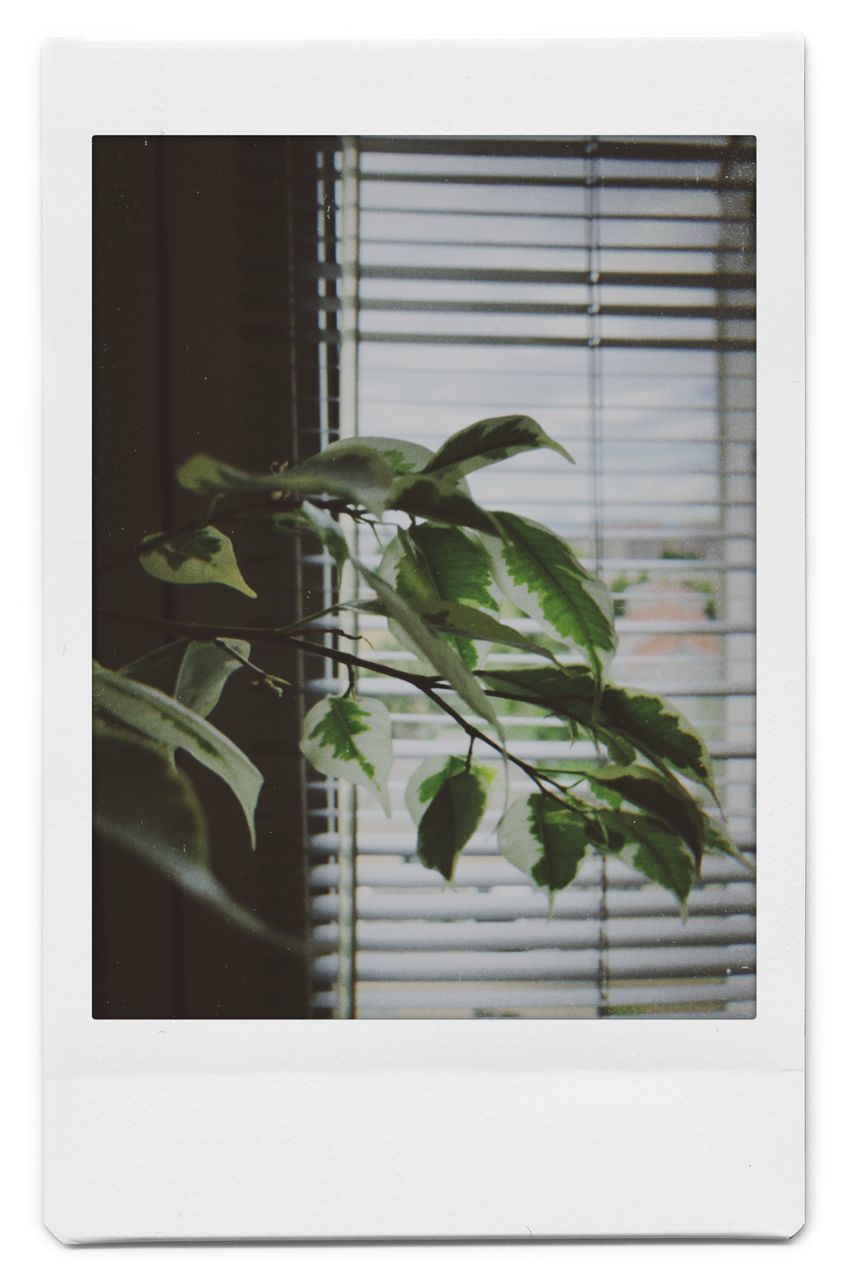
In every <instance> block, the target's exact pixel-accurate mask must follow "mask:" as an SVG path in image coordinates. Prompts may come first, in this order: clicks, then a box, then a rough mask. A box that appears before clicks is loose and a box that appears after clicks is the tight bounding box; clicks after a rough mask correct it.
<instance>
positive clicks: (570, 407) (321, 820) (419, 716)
mask: <svg viewBox="0 0 853 1280" xmlns="http://www.w3.org/2000/svg"><path fill="white" fill-rule="evenodd" d="M335 163H336V165H337V169H338V172H339V174H340V173H343V172H344V171H345V177H344V178H343V179H341V178H340V177H339V178H338V180H337V181H336V183H335V187H334V191H335V197H334V205H333V207H332V205H330V204H329V197H328V193H327V195H326V197H325V207H323V208H321V209H320V211H319V216H320V218H321V219H322V220H323V221H324V222H325V224H326V225H328V223H329V221H330V219H334V221H335V225H336V228H337V250H336V258H335V261H334V262H333V261H331V260H330V257H328V256H327V258H326V260H325V262H323V263H321V264H319V270H318V271H317V272H316V274H317V277H318V279H319V281H320V283H319V286H318V300H319V308H320V311H321V312H322V313H323V315H324V317H325V319H324V321H323V323H324V324H325V325H326V326H327V328H326V330H325V333H324V337H323V340H324V342H325V344H326V345H327V347H328V348H329V349H330V350H332V349H334V350H335V351H336V352H337V351H339V350H340V351H341V352H342V371H343V379H342V392H341V395H342V402H341V420H342V423H348V424H349V430H351V431H360V432H361V433H362V434H370V435H388V436H397V437H405V438H409V439H412V440H416V441H418V442H419V443H421V444H424V445H427V446H429V447H432V448H435V447H437V445H438V444H439V443H440V442H441V441H442V440H443V439H444V438H445V437H446V436H448V435H450V434H452V433H453V432H454V431H456V430H458V429H460V428H461V427H463V426H465V425H468V424H469V423H471V422H473V421H475V420H477V419H479V418H484V417H489V416H496V415H500V414H506V413H513V412H520V413H528V414H530V415H531V416H533V417H534V418H536V419H537V420H538V421H540V422H541V423H542V425H543V426H544V428H545V429H546V430H547V431H548V432H549V434H551V435H552V436H554V437H555V438H557V439H558V440H559V441H560V442H561V443H562V444H563V445H565V447H566V448H567V449H568V450H569V451H570V452H571V453H572V455H573V456H574V458H575V459H576V465H575V466H574V467H570V466H568V465H564V464H563V463H562V462H560V461H558V460H556V459H555V458H554V455H552V454H543V455H539V454H527V455H522V456H521V457H519V458H516V459H513V460H511V461H509V462H505V463H503V464H501V465H500V466H499V467H493V468H488V469H486V470H484V471H481V472H478V473H476V474H475V475H473V476H472V477H471V482H472V489H473V492H474V497H475V498H476V499H477V500H478V501H480V502H482V503H483V504H485V505H495V506H499V507H501V508H504V509H511V510H515V511H517V512H519V513H520V514H523V515H528V516H530V517H532V518H534V519H537V520H539V521H541V522H542V523H544V524H547V525H549V526H550V527H551V528H554V529H556V530H557V531H559V532H560V533H561V534H562V535H563V536H565V537H566V538H567V539H569V540H570V542H571V543H572V545H573V546H574V547H575V548H576V549H577V550H578V551H579V552H580V553H581V554H582V556H583V558H584V559H585V560H586V562H587V563H588V564H589V565H590V567H592V568H595V569H596V570H597V571H598V572H599V573H600V574H601V575H602V576H603V577H604V579H605V580H606V581H607V582H608V584H609V585H610V587H611V589H612V591H613V594H614V599H615V602H616V610H617V615H618V630H619V635H620V645H619V654H618V658H617V660H616V663H615V667H614V670H613V677H614V679H616V680H618V681H620V682H622V683H625V684H631V685H635V686H643V687H645V688H648V689H652V690H655V691H657V692H660V693H662V694H664V695H666V696H667V697H669V698H670V699H672V701H674V702H675V703H677V705H678V706H679V707H680V708H681V709H682V710H683V711H684V712H685V713H686V714H687V715H688V716H689V717H690V719H691V720H692V721H693V723H694V724H695V725H696V726H697V728H699V729H700V730H701V732H702V733H703V734H704V735H705V737H706V740H707V741H708V742H709V745H710V748H711V753H712V757H713V759H714V763H715V769H716V773H717V779H718V784H719V791H720V795H721V800H722V805H723V809H724V812H725V816H726V819H727V822H728V826H729V830H730V831H731V833H732V834H733V836H734V837H735V839H736V840H737V842H738V843H739V845H740V847H741V849H742V850H743V851H744V853H745V854H746V855H748V857H747V860H748V861H749V860H751V858H752V856H753V855H754V852H755V794H754V788H755V761H754V716H755V686H754V595H755V578H754V378H755V355H754V329H755V283H754V235H753V232H754V190H755V154H754V146H753V140H752V139H745V138H722V137H717V138H707V137H701V138H697V137H692V138H645V137H644V138H613V137H607V138H567V139H559V140H556V139H548V140H521V139H513V140H509V139H506V140H500V141H497V140H494V139H485V140H476V139H418V140H413V139H397V138H367V139H360V140H358V142H355V141H353V142H350V143H347V144H346V145H345V146H343V147H342V150H341V152H340V153H339V154H338V155H337V157H336V161H335ZM371 553H372V554H373V555H374V557H375V558H376V559H377V560H378V551H377V548H376V547H375V545H373V546H371V545H370V544H369V543H368V542H366V541H364V540H363V541H362V543H361V554H362V555H369V554H371ZM358 629H359V633H360V634H361V635H362V637H363V640H362V644H363V645H364V646H368V645H369V646H370V647H369V650H368V648H367V647H365V650H364V651H365V653H367V652H369V653H370V655H371V656H374V657H375V656H377V655H379V656H380V658H381V659H387V660H389V661H393V662H405V661H406V658H405V655H404V654H402V653H399V652H398V646H397V645H396V643H395V641H394V640H393V639H392V638H391V637H390V636H389V634H388V633H387V632H386V631H385V630H384V629H383V627H382V623H381V620H380V619H373V618H370V617H367V616H362V617H361V618H360V619H359V623H358ZM496 661H498V662H499V663H500V665H504V666H506V665H509V664H510V663H511V662H513V661H516V662H524V661H525V659H524V658H523V657H520V656H518V655H516V656H515V658H513V657H512V656H509V655H506V654H502V655H501V656H500V657H499V658H498V659H496ZM331 687H335V677H334V673H333V672H332V671H331V670H327V671H326V672H325V674H324V676H323V677H322V678H320V679H318V680H317V681H315V683H314V688H315V690H316V692H318V693H319V692H320V691H321V690H328V689H329V688H331ZM359 688H360V690H361V692H362V693H364V694H365V695H366V694H370V695H373V696H380V697H384V698H386V699H387V700H388V703H389V706H390V709H391V711H392V718H393V724H394V735H395V765H394V772H393V774H392V784H391V794H392V799H393V815H392V818H391V819H390V820H388V819H386V818H385V817H384V815H383V814H382V813H381V811H380V810H379V808H378V807H377V806H376V805H375V804H374V803H373V802H372V801H371V799H370V797H368V796H366V795H365V794H363V793H359V795H358V797H357V800H356V799H355V798H354V797H353V796H352V795H351V793H349V792H347V791H344V790H342V789H341V788H338V787H333V786H330V785H329V784H328V783H323V782H320V781H318V780H315V781H314V782H313V783H312V784H311V789H312V797H313V812H312V821H311V831H312V834H311V837H310V856H311V885H312V910H313V917H314V921H315V929H314V932H315V937H316V939H317V941H318V942H319V943H320V944H321V946H322V947H324V948H326V949H327V952H328V953H327V954H324V955H322V956H320V957H319V958H318V960H317V962H316V965H315V975H314V977H315V994H314V1007H315V1011H316V1013H317V1014H318V1015H320V1016H322V1015H323V1014H324V1013H326V1014H329V1013H336V1014H337V1015H338V1016H357V1017H442V1018H443V1017H472V1016H481V1017H489V1016H504V1017H506V1016H516V1017H583V1016H604V1015H607V1016H619V1015H622V1016H634V1017H643V1016H657V1017H678V1016H685V1017H686V1016H699V1017H702V1016H704V1017H751V1016H753V1014H754V1007H755V1006H754V999H755V919H754V907H755V887H754V871H753V870H752V868H751V867H750V866H745V865H741V864H740V863H738V862H736V861H734V860H732V859H723V858H715V857H708V858H707V860H706V863H705V867H704V874H703V882H702V885H701V886H700V887H698V888H696V889H695V890H694V891H693V893H692V894H691V898H690V904H689V905H690V914H689V918H688V919H687V921H686V922H685V921H682V919H681V918H680V915H679V912H678V909H677V905H676V903H675V902H674V900H673V899H672V898H671V897H670V896H669V895H668V894H667V893H665V892H664V891H663V890H662V889H659V888H657V887H655V886H653V885H650V884H648V883H647V882H645V881H643V880H641V879H640V877H639V876H637V874H636V873H635V872H634V871H632V870H630V869H629V868H628V867H627V866H625V865H624V864H622V863H621V862H619V861H618V860H617V859H614V858H612V857H611V858H607V859H604V858H602V857H590V858H588V859H587V861H586V863H585V864H584V866H583V868H582V870H581V873H580V875H579V877H578V879H577V881H576V882H575V883H574V884H573V885H572V886H570V887H569V888H568V889H566V890H564V891H562V892H561V893H559V894H558V895H557V896H556V901H555V904H554V909H553V913H552V914H551V916H550V917H549V910H548V902H547V899H546V897H545V895H544V894H543V893H542V892H541V891H539V890H536V889H534V888H533V887H531V886H530V885H529V884H528V883H527V882H526V881H525V879H524V877H523V876H522V875H521V873H520V872H517V871H516V870H515V869H514V868H513V867H511V866H510V865H509V864H508V863H506V862H505V861H504V860H503V859H501V858H499V857H498V856H497V850H496V841H495V836H494V829H495V825H496V822H497V819H498V817H499V813H500V808H499V804H500V798H499V796H498V795H497V794H496V795H495V797H494V801H493V810H492V811H491V813H490V814H488V815H487V818H486V820H485V821H484V823H483V825H482V827H481V829H480V833H479V834H478V835H477V836H476V837H475V839H474V840H473V841H472V843H471V845H470V846H469V847H468V849H467V850H466V852H465V853H464V854H463V855H462V856H461V858H460V860H459V863H458V865H457V872H456V876H455V880H454V884H453V886H451V887H447V886H445V885H444V884H443V882H442V880H441V878H440V876H439V875H438V874H437V873H435V872H431V871H428V870H426V869H425V868H423V867H422V866H421V865H420V864H419V863H418V861H417V859H416V857H415V852H414V850H415V837H414V831H413V828H412V823H411V820H410V818H409V816H408V814H407V812H406V810H405V806H404V803H403V790H404V787H405V783H406V780H407V778H408V777H409V775H410V774H411V772H412V771H413V770H414V769H415V768H416V767H417V765H418V763H419V761H421V760H422V759H423V758H424V757H425V756H426V755H429V754H435V755H438V754H444V753H447V752H458V751H460V749H461V750H464V748H465V746H466V743H465V741H464V740H463V737H462V735H461V734H460V733H459V732H457V731H456V730H455V728H454V727H453V726H451V725H449V724H447V723H446V722H444V721H443V720H442V719H441V718H440V717H438V716H436V715H435V714H433V712H432V710H431V709H430V705H429V704H428V703H426V702H425V701H424V699H423V698H422V697H421V696H420V695H418V694H417V692H416V691H414V690H412V689H411V687H409V686H406V685H405V684H403V683H401V682H394V681H390V680H382V679H379V678H371V677H364V678H362V679H361V680H360V682H359ZM510 712H511V714H510ZM504 727H505V729H506V732H507V736H508V738H509V739H511V740H513V741H515V742H522V741H523V750H521V748H519V750H521V753H522V754H525V755H526V756H527V757H528V758H530V759H534V760H536V761H543V762H544V761H547V762H549V763H559V762H560V761H561V760H565V758H566V756H569V755H571V754H572V753H573V752H577V751H578V750H580V749H581V748H580V747H576V746H573V745H572V744H571V743H569V742H568V741H567V740H566V738H565V734H564V732H562V731H561V730H560V727H559V726H558V725H557V724H555V723H554V722H552V721H550V720H547V719H543V718H541V717H538V716H536V715H534V714H532V713H531V709H530V708H522V707H518V708H516V709H513V708H509V710H508V712H507V715H506V716H505V719H504ZM485 758H486V757H485V754H484V755H483V759H485ZM512 787H513V791H514V793H515V794H524V793H525V792H526V790H527V789H528V787H526V786H525V784H524V779H523V778H521V777H518V778H514V779H513V781H512Z"/></svg>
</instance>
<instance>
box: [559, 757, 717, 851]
mask: <svg viewBox="0 0 853 1280" xmlns="http://www.w3.org/2000/svg"><path fill="white" fill-rule="evenodd" d="M579 772H580V770H579ZM584 777H586V778H589V779H590V781H593V782H598V783H603V784H604V786H605V787H606V788H608V790H610V791H615V792H616V794H617V795H620V796H622V798H623V800H627V801H628V803H629V804H633V805H634V806H636V808H638V809H644V810H645V811H646V812H647V813H650V814H652V815H653V816H654V817H656V818H659V819H660V820H662V821H663V822H664V823H665V824H666V825H667V826H669V827H671V828H672V830H673V831H676V832H678V834H679V835H680V836H681V837H682V839H683V840H685V841H686V842H687V844H688V845H689V846H690V848H691V849H692V851H693V855H694V858H695V860H696V866H697V868H698V867H699V865H700V863H701V861H702V844H703V840H704V836H705V831H704V828H705V816H704V814H703V813H702V810H701V809H700V808H699V806H698V805H697V804H696V802H695V800H694V799H693V797H692V796H691V795H690V793H689V792H688V791H686V790H685V789H684V787H682V786H681V784H680V783H679V782H677V781H676V780H675V779H674V778H668V777H666V776H665V775H664V774H660V773H656V772H655V771H653V770H652V769H646V768H644V767H643V766H642V765H638V764H635V765H620V764H609V765H604V766H603V767H602V768H600V769H589V770H586V771H584Z"/></svg>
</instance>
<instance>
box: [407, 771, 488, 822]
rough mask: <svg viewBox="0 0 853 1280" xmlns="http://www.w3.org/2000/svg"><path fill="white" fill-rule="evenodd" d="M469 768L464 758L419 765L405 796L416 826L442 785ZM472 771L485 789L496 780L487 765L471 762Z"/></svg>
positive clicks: (410, 779) (410, 780)
mask: <svg viewBox="0 0 853 1280" xmlns="http://www.w3.org/2000/svg"><path fill="white" fill-rule="evenodd" d="M467 768H469V766H468V762H467V761H466V760H465V757H464V756H439V757H438V758H435V757H431V758H430V759H428V760H423V761H422V762H421V763H420V764H419V765H418V767H417V769H415V771H414V773H413V774H412V776H411V777H410V778H409V781H408V783H407V784H406V794H405V801H406V808H407V809H408V811H409V813H410V814H411V815H412V821H413V822H414V823H415V824H416V825H417V824H418V823H419V822H420V820H421V818H422V817H423V815H424V813H425V812H426V809H427V808H428V806H429V803H430V801H431V800H433V799H434V798H435V796H436V794H437V792H438V789H439V787H440V786H441V784H442V783H443V782H444V781H445V780H446V779H447V778H453V777H455V776H456V774H457V773H464V772H465V770H466V769H467ZM470 771H471V773H473V774H474V775H475V776H476V777H477V779H478V780H479V782H480V784H481V786H482V787H483V788H484V789H487V788H488V787H489V785H490V784H491V782H492V781H493V780H494V776H495V775H494V772H493V771H492V770H491V769H489V768H488V767H487V766H486V765H482V764H478V763H477V761H472V762H471V765H470Z"/></svg>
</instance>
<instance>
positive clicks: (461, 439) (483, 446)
mask: <svg viewBox="0 0 853 1280" xmlns="http://www.w3.org/2000/svg"><path fill="white" fill-rule="evenodd" d="M543 448H544V449H553V450H554V451H555V453H559V454H561V455H562V457H564V458H565V459H566V460H567V461H568V462H573V461H574V459H573V458H572V456H571V454H569V453H567V452H566V450H565V449H564V448H563V446H562V445H561V444H558V443H557V441H556V440H552V439H551V437H550V436H549V435H546V434H545V432H544V431H543V430H542V428H541V427H540V425H539V423H538V422H534V420H533V418H528V417H526V416H524V415H520V414H513V415H511V416H509V417H504V418H484V419H483V420H482V421H481V422H475V423H474V424H473V425H472V426H470V427H465V428H464V430H462V431H457V433H456V435H453V436H451V437H450V439H449V440H446V441H445V442H444V444H443V445H442V446H441V448H440V449H438V451H437V452H436V454H435V455H434V457H433V458H432V460H431V461H430V462H429V463H428V464H427V465H426V466H425V467H424V472H425V473H426V474H427V475H430V474H440V475H442V476H450V477H452V478H454V479H457V478H458V477H460V476H464V475H467V474H468V473H469V472H470V471H476V470H478V469H479V468H480V467H487V466H490V465H491V464H492V463H494V462H502V461H503V460H504V459H505V458H511V457H513V456H514V455H515V454H517V453H524V452H525V451H527V450H528V449H543Z"/></svg>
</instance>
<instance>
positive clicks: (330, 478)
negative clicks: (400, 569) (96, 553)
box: [178, 440, 394, 514]
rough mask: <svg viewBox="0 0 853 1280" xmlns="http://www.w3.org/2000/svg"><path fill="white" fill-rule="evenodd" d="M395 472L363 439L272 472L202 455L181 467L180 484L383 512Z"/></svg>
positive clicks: (210, 494) (208, 491) (199, 490)
mask: <svg viewBox="0 0 853 1280" xmlns="http://www.w3.org/2000/svg"><path fill="white" fill-rule="evenodd" d="M393 480H394V473H393V472H392V470H391V468H390V467H389V466H388V464H387V463H386V462H385V460H384V458H383V457H382V454H381V453H378V452H377V451H375V450H373V449H370V448H369V447H368V446H367V445H364V444H362V443H360V442H359V441H354V440H347V441H341V442H340V443H339V444H338V445H333V446H331V448H329V449H327V450H325V452H323V453H318V454H315V455H314V457H312V458H309V459H308V460H307V461H306V462H303V463H300V464H299V465H298V466H295V467H286V468H284V469H283V470H281V471H275V472H270V473H268V474H263V473H254V472H249V471H243V470H242V469H241V468H239V467H232V466H231V465H230V464H229V463H227V462H221V461H219V459H217V458H212V457H210V455H209V454H204V453H199V454H196V455H195V457H192V458H190V459H189V460H188V461H187V462H185V463H184V464H183V466H181V467H180V468H179V469H178V481H179V483H180V484H181V485H182V486H183V487H184V488H185V489H189V490H190V492H191V493H198V494H203V495H205V496H208V497H216V496H218V495H220V494H228V493H266V494H276V493H282V494H297V495H312V494H313V495H315V496H317V495H320V494H327V495H329V496H331V497H334V498H344V499H346V500H347V501H350V502H355V503H358V504H359V505H361V506H365V507H367V508H368V510H370V511H375V512H376V513H377V514H381V512H382V510H383V509H384V506H385V501H386V498H387V495H388V490H389V488H390V487H391V484H392V483H393Z"/></svg>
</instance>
